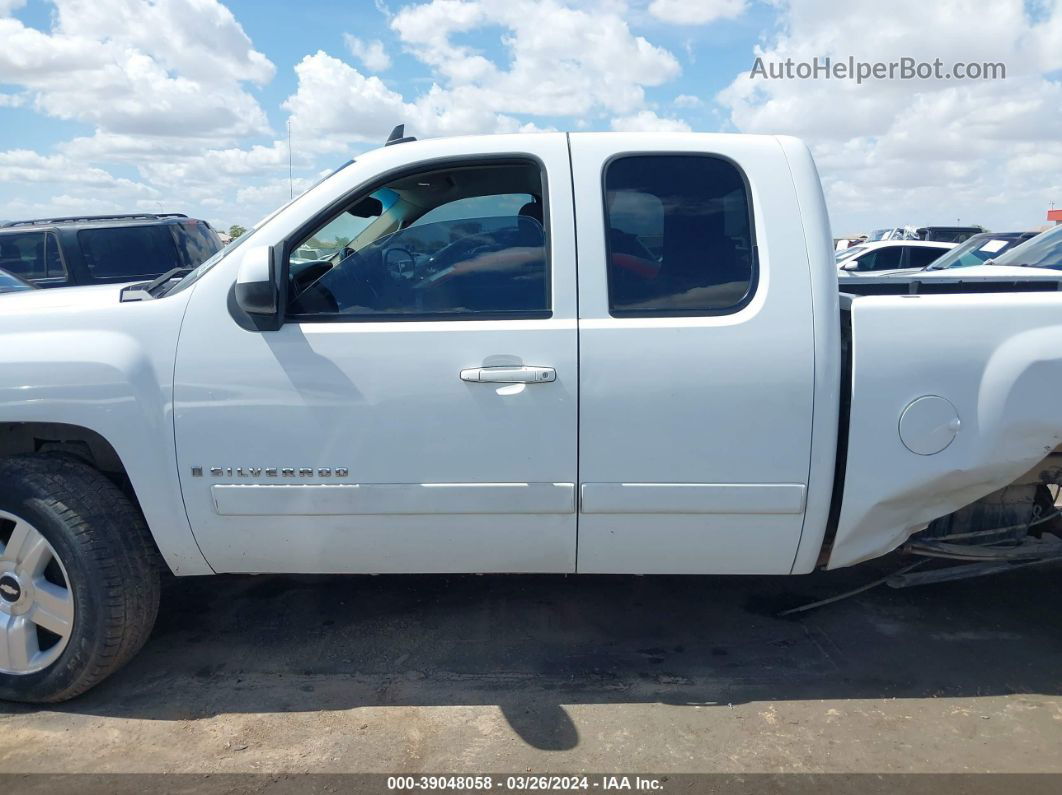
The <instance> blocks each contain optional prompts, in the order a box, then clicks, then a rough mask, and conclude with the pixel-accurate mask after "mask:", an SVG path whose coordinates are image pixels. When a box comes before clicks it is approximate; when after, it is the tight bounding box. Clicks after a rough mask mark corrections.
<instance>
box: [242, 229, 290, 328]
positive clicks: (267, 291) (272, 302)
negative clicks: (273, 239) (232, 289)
mask: <svg viewBox="0 0 1062 795" xmlns="http://www.w3.org/2000/svg"><path fill="white" fill-rule="evenodd" d="M236 304H237V305H238V306H239V307H240V309H242V310H243V311H244V312H246V313H247V314H248V315H251V316H252V317H259V318H262V317H273V318H275V317H276V316H277V315H278V313H279V311H280V290H279V289H278V288H277V280H276V268H275V267H274V263H273V248H272V247H271V246H256V247H255V248H252V249H249V250H248V251H247V252H246V253H245V254H244V255H243V261H242V262H241V263H240V270H239V272H238V273H237V274H236Z"/></svg>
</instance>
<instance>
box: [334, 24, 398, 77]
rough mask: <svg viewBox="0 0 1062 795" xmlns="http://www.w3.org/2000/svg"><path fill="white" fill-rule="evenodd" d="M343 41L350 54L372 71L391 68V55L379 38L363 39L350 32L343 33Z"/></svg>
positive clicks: (382, 70) (383, 70)
mask: <svg viewBox="0 0 1062 795" xmlns="http://www.w3.org/2000/svg"><path fill="white" fill-rule="evenodd" d="M343 43H344V44H346V45H347V49H348V50H350V54H351V55H353V56H354V57H355V58H357V59H358V60H359V61H361V62H362V64H363V65H364V66H365V68H366V69H368V70H369V71H370V72H385V71H387V70H388V69H390V68H391V56H390V55H388V54H387V51H386V50H385V49H384V46H383V42H382V41H380V40H379V39H373V40H372V41H362V40H361V39H359V38H358V37H357V36H352V35H350V34H349V33H344V34H343Z"/></svg>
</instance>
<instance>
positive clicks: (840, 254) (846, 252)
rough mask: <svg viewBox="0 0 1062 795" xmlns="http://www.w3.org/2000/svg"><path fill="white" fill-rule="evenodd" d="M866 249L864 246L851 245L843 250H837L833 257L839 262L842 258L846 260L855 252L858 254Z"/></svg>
mask: <svg viewBox="0 0 1062 795" xmlns="http://www.w3.org/2000/svg"><path fill="white" fill-rule="evenodd" d="M866 250H867V247H866V246H852V247H851V248H846V249H845V250H844V251H838V252H837V253H836V254H834V255H833V258H834V259H835V260H836V261H837V262H841V261H842V260H846V259H848V258H849V257H854V256H855V255H856V254H859V253H861V252H863V251H866Z"/></svg>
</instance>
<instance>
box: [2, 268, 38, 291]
mask: <svg viewBox="0 0 1062 795" xmlns="http://www.w3.org/2000/svg"><path fill="white" fill-rule="evenodd" d="M32 289H34V288H33V285H32V284H30V283H29V282H27V281H25V280H23V279H20V278H18V276H15V275H14V274H13V273H8V272H7V271H0V293H17V292H21V291H22V290H32Z"/></svg>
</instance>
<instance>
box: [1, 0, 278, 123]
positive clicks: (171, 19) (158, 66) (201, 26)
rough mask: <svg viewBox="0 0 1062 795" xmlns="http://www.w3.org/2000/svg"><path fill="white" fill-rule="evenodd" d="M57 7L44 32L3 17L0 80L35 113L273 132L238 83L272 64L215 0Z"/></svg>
mask: <svg viewBox="0 0 1062 795" xmlns="http://www.w3.org/2000/svg"><path fill="white" fill-rule="evenodd" d="M55 5H56V13H55V15H54V18H53V25H52V29H51V30H50V31H47V32H45V31H40V30H37V29H35V28H32V27H28V26H26V25H24V24H23V23H22V22H20V21H19V20H17V19H14V18H12V17H5V18H0V41H3V42H4V46H3V47H2V48H0V83H6V84H11V85H17V86H20V87H21V88H22V89H23V90H24V91H25V92H27V93H28V94H30V95H31V96H32V97H33V104H34V107H35V108H36V109H37V110H39V111H41V112H43V113H45V114H47V115H49V116H54V117H55V118H59V119H69V120H76V121H80V122H87V123H89V124H92V125H93V126H95V127H97V128H98V129H100V130H102V131H104V132H112V133H119V134H137V135H152V136H158V137H163V138H165V137H170V138H172V137H182V136H188V135H209V136H214V137H219V138H229V139H232V138H235V137H239V136H243V135H249V134H258V133H262V132H264V131H267V130H268V127H269V125H268V123H267V121H266V117H265V113H264V112H263V111H262V109H261V107H260V106H259V104H258V102H257V100H256V99H255V98H254V97H253V96H252V95H251V94H249V93H248V92H246V91H245V90H244V89H243V87H242V84H243V83H244V82H250V83H255V84H263V83H266V82H268V81H269V80H270V79H272V77H273V73H274V67H273V65H272V64H271V63H270V62H269V60H268V59H267V58H266V57H265V56H264V55H263V54H262V53H260V52H258V51H256V50H255V49H254V48H253V47H252V46H251V42H250V39H248V38H247V35H246V34H245V33H244V31H243V28H242V27H240V25H239V23H237V22H236V20H235V18H234V17H233V16H232V13H231V12H230V11H229V10H228V9H227V8H226V7H225V6H223V5H221V4H220V3H219V2H217V0H158V2H155V3H144V2H138V1H137V0H56V2H55ZM115 20H121V23H120V24H116V23H115Z"/></svg>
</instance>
